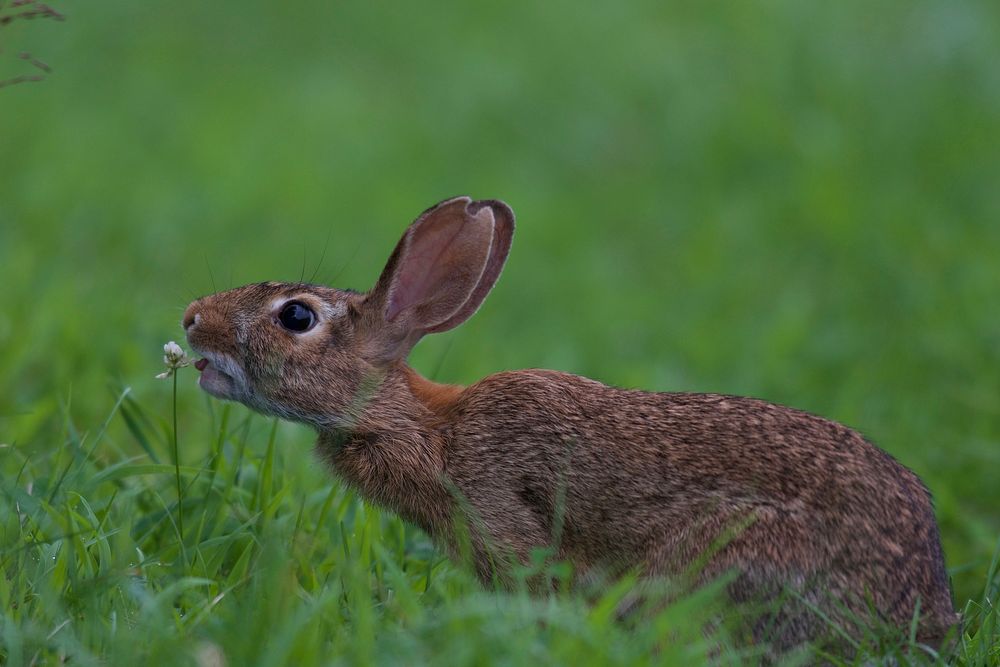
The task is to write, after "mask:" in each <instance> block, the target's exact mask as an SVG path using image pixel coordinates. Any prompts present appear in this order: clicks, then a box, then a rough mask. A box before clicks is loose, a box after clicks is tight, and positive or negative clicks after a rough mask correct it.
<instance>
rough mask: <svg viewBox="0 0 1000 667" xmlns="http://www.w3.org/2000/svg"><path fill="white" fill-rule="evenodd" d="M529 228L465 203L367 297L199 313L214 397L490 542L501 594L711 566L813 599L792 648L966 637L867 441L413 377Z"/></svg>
mask: <svg viewBox="0 0 1000 667" xmlns="http://www.w3.org/2000/svg"><path fill="white" fill-rule="evenodd" d="M513 227H514V217H513V213H512V212H511V211H510V209H509V208H508V207H507V206H506V205H505V204H503V203H501V202H497V201H478V202H473V201H471V200H469V199H468V198H464V197H463V198H457V199H452V200H448V201H445V202H442V203H441V204H439V205H438V206H436V207H434V208H432V209H429V210H428V211H426V212H424V214H422V215H421V216H420V217H419V218H418V219H417V221H416V222H414V223H413V225H411V226H410V228H408V230H407V232H406V234H405V235H404V237H403V239H402V240H401V241H400V243H399V245H398V246H397V247H396V249H395V251H394V252H393V254H392V256H391V258H390V259H389V262H388V265H387V266H386V268H385V270H384V271H383V273H382V275H381V277H380V278H379V281H378V283H377V284H376V285H375V287H374V288H373V289H372V290H371V291H369V292H367V293H364V294H361V293H356V292H351V291H344V290H337V289H333V288H329V287H321V286H316V285H307V284H285V283H261V284H255V285H248V286H246V287H241V288H237V289H233V290H229V291H226V292H221V293H219V294H214V295H211V296H207V297H204V298H202V299H199V300H197V301H195V302H194V303H192V304H191V305H190V306H189V307H188V309H187V312H186V313H185V315H184V326H185V329H186V331H187V337H188V341H189V343H190V344H191V346H192V348H193V349H194V350H195V351H196V352H198V353H199V354H201V355H203V356H204V358H205V359H206V360H208V361H207V362H200V365H201V366H202V367H203V368H204V370H203V374H202V378H201V384H202V386H203V387H204V388H205V389H206V390H207V391H209V392H210V393H212V394H214V395H216V396H219V397H221V398H226V399H231V400H238V401H241V402H243V403H245V404H246V405H248V406H249V407H251V408H253V409H255V410H258V411H260V412H263V413H266V414H270V415H277V416H280V417H283V418H286V419H290V420H295V421H300V422H305V423H308V424H311V425H312V426H313V427H315V428H316V429H317V431H318V432H319V441H318V450H319V452H320V453H321V455H322V456H323V458H325V459H326V460H327V461H329V462H330V464H331V465H332V467H333V469H334V470H335V471H336V472H337V473H338V474H339V475H340V476H341V477H342V478H343V479H345V480H346V481H347V482H348V483H349V484H351V485H352V486H353V487H354V488H356V489H357V490H358V491H359V492H360V493H361V495H362V496H363V497H365V498H366V499H368V500H370V501H373V502H376V503H378V504H380V505H382V506H385V507H387V508H390V509H392V510H393V511H395V512H398V513H399V514H400V515H402V516H403V517H404V518H406V519H407V520H409V521H411V522H413V523H415V524H417V525H419V526H420V527H421V528H423V529H424V530H426V531H427V532H428V533H429V534H430V535H432V536H433V537H434V538H435V539H437V540H438V541H439V542H440V543H442V544H443V545H444V546H445V547H446V548H448V549H449V550H450V551H452V553H457V551H458V547H457V545H456V541H457V536H456V534H455V526H456V523H457V522H464V523H465V524H466V525H468V526H470V529H469V530H470V533H471V547H472V555H473V559H474V562H475V566H476V569H477V572H478V574H479V575H480V577H481V578H482V579H484V580H486V581H490V580H493V579H496V578H499V579H500V580H501V581H503V580H505V578H506V577H507V576H508V573H509V565H510V564H511V562H512V561H511V560H509V559H510V558H514V559H517V560H519V561H521V562H527V561H528V560H529V556H530V554H531V551H532V550H533V549H535V548H553V549H555V551H556V554H557V556H558V557H559V558H561V559H566V560H568V561H570V562H572V563H573V565H574V567H575V570H576V571H577V572H580V573H585V572H588V571H602V572H611V573H616V572H618V573H620V572H623V571H625V570H628V569H639V570H640V571H643V572H645V573H647V574H651V575H660V574H662V575H667V576H670V575H678V574H680V573H684V572H687V571H688V568H690V567H691V566H692V564H693V563H701V566H700V568H701V569H700V570H699V572H700V577H699V580H700V581H704V580H707V579H710V578H712V577H715V576H718V575H721V574H724V573H726V572H727V571H731V570H735V571H736V573H737V576H736V578H735V579H734V580H733V581H732V583H731V584H730V585H729V586H728V589H727V590H728V591H729V593H730V594H731V596H732V597H733V598H734V599H735V600H737V601H754V600H760V599H776V598H777V597H778V596H780V595H782V594H785V593H788V592H789V591H790V592H791V597H790V598H789V599H790V600H793V601H797V602H789V603H787V604H786V605H785V606H784V607H782V610H781V611H779V612H777V613H775V614H772V615H771V616H770V617H769V621H770V623H771V625H770V627H772V628H773V629H774V630H773V634H772V635H771V636H770V637H768V638H767V639H770V640H772V641H774V642H775V643H776V644H778V645H780V646H785V647H788V646H794V645H795V644H797V643H800V642H802V641H807V640H814V639H819V638H821V637H822V636H823V635H826V634H829V628H828V626H827V622H826V621H821V620H820V617H819V616H818V615H816V614H813V613H811V612H809V611H808V607H809V606H810V605H814V606H815V607H818V608H819V609H820V610H821V611H822V613H823V614H824V615H826V616H827V617H828V618H830V619H832V620H833V621H835V622H838V623H842V624H844V625H846V626H848V627H847V631H848V632H853V631H854V630H852V629H851V627H852V625H851V623H852V619H856V618H857V617H862V618H872V617H873V616H874V617H875V618H877V619H879V620H881V621H883V622H889V623H891V624H894V625H896V626H898V627H900V628H906V627H908V625H909V623H910V622H911V619H912V618H913V616H914V613H915V612H917V613H919V616H920V622H919V626H918V638H919V639H920V640H923V641H926V642H930V643H938V642H939V641H940V640H941V639H942V638H943V637H944V636H945V635H946V634H947V632H948V630H949V629H950V628H951V627H952V626H953V624H954V623H955V622H956V620H957V618H956V615H955V613H954V611H953V608H952V602H951V594H950V590H949V582H948V579H947V576H946V573H945V569H944V561H943V556H942V552H941V545H940V538H939V535H938V528H937V525H936V523H935V519H934V513H933V509H932V506H931V499H930V496H929V494H928V492H927V489H926V488H924V486H923V485H922V484H921V482H920V480H919V479H918V478H917V477H916V475H914V474H913V473H912V472H910V471H909V470H908V469H906V468H905V467H903V466H902V465H900V464H899V463H897V462H896V461H895V460H894V459H893V458H892V457H890V456H889V455H887V454H886V453H884V452H883V451H881V450H880V449H878V448H877V447H875V446H874V445H872V444H871V443H869V442H868V441H867V440H865V439H864V438H863V437H862V436H861V435H859V434H858V433H856V432H855V431H852V430H850V429H848V428H847V427H845V426H842V425H840V424H837V423H835V422H832V421H828V420H826V419H823V418H820V417H816V416H814V415H810V414H806V413H803V412H799V411H797V410H792V409H789V408H786V407H782V406H778V405H773V404H770V403H766V402H764V401H760V400H755V399H750V398H740V397H734V396H722V395H716V394H687V393H648V392H643V391H634V390H622V389H616V388H612V387H608V386H605V385H603V384H601V383H599V382H595V381H593V380H588V379H586V378H582V377H577V376H574V375H569V374H566V373H560V372H555V371H548V370H526V371H515V372H502V373H497V374H495V375H491V376H489V377H487V378H485V379H484V380H481V381H480V382H477V383H476V384H474V385H472V386H470V387H467V388H463V387H459V386H454V385H441V384H437V383H434V382H430V381H429V380H426V379H424V378H423V377H421V376H420V375H418V374H417V373H416V372H415V371H414V370H412V369H411V368H409V367H408V366H407V365H406V364H405V358H406V355H407V354H408V352H409V350H410V348H411V347H412V346H413V345H414V344H415V343H416V341H417V340H418V339H419V338H420V337H421V336H422V335H423V334H425V333H429V332H433V331H443V330H446V329H450V328H452V327H454V326H457V325H458V324H460V323H461V322H462V321H464V320H465V319H466V318H468V317H469V316H470V315H471V314H472V313H473V312H474V311H475V310H476V308H478V306H479V304H480V303H481V302H482V300H483V298H484V297H485V296H486V294H487V293H488V292H489V290H490V288H491V287H492V285H493V283H494V282H495V280H496V279H497V277H498V276H499V273H500V269H501V268H502V265H503V263H504V261H505V259H506V256H507V252H508V250H509V247H510V240H511V238H512V235H513ZM291 300H294V301H297V302H299V303H302V304H304V305H305V306H307V307H309V308H310V309H312V310H313V311H314V312H315V314H316V316H317V320H318V322H317V324H316V325H315V327H314V328H312V329H310V330H309V331H306V332H304V333H294V332H292V331H288V330H286V329H285V328H283V326H282V325H281V323H280V322H279V320H278V316H277V313H278V312H279V311H280V309H281V308H282V307H283V306H284V305H285V304H287V303H288V302H289V301H291ZM206 364H207V366H206ZM505 558H506V559H507V560H505ZM758 629H759V628H758ZM761 632H763V631H761ZM760 638H761V639H763V637H760Z"/></svg>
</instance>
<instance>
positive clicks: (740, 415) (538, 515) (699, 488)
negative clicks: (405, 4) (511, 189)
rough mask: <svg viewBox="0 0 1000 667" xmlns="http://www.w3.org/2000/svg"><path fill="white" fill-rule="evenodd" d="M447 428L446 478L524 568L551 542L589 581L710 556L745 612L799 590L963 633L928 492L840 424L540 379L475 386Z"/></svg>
mask: <svg viewBox="0 0 1000 667" xmlns="http://www.w3.org/2000/svg"><path fill="white" fill-rule="evenodd" d="M451 419H452V424H453V427H452V428H451V434H450V438H449V445H448V448H447V454H446V461H447V463H446V472H447V474H448V476H449V478H451V479H452V480H453V482H454V483H455V484H456V485H457V486H458V488H459V490H460V491H461V492H462V493H463V494H464V495H465V496H466V497H467V498H468V500H469V502H470V503H471V505H472V506H473V508H474V509H475V510H476V511H477V513H478V514H479V515H480V517H481V519H482V520H483V522H484V523H485V525H486V526H487V528H488V530H489V532H490V534H491V537H492V538H493V539H494V540H496V541H497V542H499V543H501V544H503V545H506V546H509V547H511V548H512V549H513V550H514V551H515V552H516V553H518V554H519V555H521V556H522V557H523V556H524V555H525V554H526V553H527V552H529V551H530V549H531V548H533V547H537V546H545V545H550V544H552V543H553V541H554V540H553V538H555V541H557V542H558V547H559V552H560V555H561V556H562V557H565V558H568V559H570V560H573V561H574V563H576V565H577V566H578V568H581V569H587V568H589V567H597V568H602V569H603V568H609V569H611V570H616V569H622V568H628V567H634V566H640V567H644V568H645V569H646V570H647V571H649V572H650V573H655V574H677V573H680V572H683V571H685V569H686V568H688V567H690V566H691V565H692V564H693V563H694V562H696V561H698V559H699V558H704V557H707V556H708V555H709V554H712V555H711V558H707V565H705V567H704V569H703V570H702V574H703V577H704V578H708V577H712V576H715V575H718V574H721V573H723V572H724V571H726V570H728V569H730V568H737V569H738V570H739V571H740V572H741V573H742V574H741V575H740V576H739V577H738V578H737V580H736V581H735V582H734V584H733V585H732V586H731V587H730V589H731V592H732V593H733V595H734V596H736V597H738V598H743V599H751V598H754V597H756V596H759V595H760V594H761V593H767V594H769V595H770V594H777V593H778V592H780V589H782V588H783V587H786V586H789V585H791V586H792V587H793V588H795V589H797V590H798V591H799V592H800V593H801V594H805V595H807V596H808V597H811V598H815V600H814V602H815V603H817V604H820V605H822V606H826V605H824V604H823V600H822V599H820V598H821V597H823V596H824V595H825V596H832V597H833V598H836V600H838V601H839V603H843V604H846V605H847V606H848V607H849V608H850V609H852V610H855V611H857V612H858V613H863V612H864V611H865V610H866V609H867V605H868V604H869V602H871V603H873V604H874V606H875V608H876V609H878V610H879V612H881V614H883V615H884V616H885V617H886V618H887V620H890V621H892V622H894V623H899V624H905V623H907V622H908V620H909V619H910V618H911V617H912V614H913V612H914V610H915V609H916V607H917V604H918V602H917V600H918V599H919V600H920V602H919V608H920V613H921V615H922V616H924V617H925V618H926V621H925V622H924V623H923V624H922V628H924V630H925V631H924V632H923V633H922V635H926V636H927V638H928V639H934V638H936V636H937V635H940V634H943V633H944V631H945V630H946V629H947V628H948V627H949V626H950V625H951V624H952V623H953V622H954V618H955V616H954V613H953V611H952V606H951V597H950V591H949V586H948V581H947V577H946V574H945V570H944V563H943V557H942V553H941V547H940V538H939V535H938V530H937V526H936V523H935V520H934V515H933V509H932V506H931V501H930V496H929V494H928V492H927V490H926V488H925V487H924V486H923V485H922V484H921V482H920V480H919V479H918V478H917V477H916V475H914V474H913V473H912V472H911V471H909V470H908V469H906V468H905V467H903V466H902V465H900V464H899V463H898V462H896V461H895V460H894V459H893V458H892V457H890V456H889V455H888V454H886V453H885V452H883V451H882V450H880V449H878V448H877V447H875V446H874V445H872V444H871V443H869V442H868V441H867V440H865V439H864V438H863V437H862V436H861V435H860V434H858V433H857V432H855V431H853V430H851V429H849V428H847V427H845V426H843V425H841V424H838V423H836V422H832V421H830V420H827V419H823V418H821V417H817V416H815V415H811V414H807V413H804V412H800V411H797V410H792V409H789V408H786V407H782V406H778V405H774V404H771V403H767V402H765V401H761V400H756V399H750V398H742V397H735V396H724V395H717V394H690V393H649V392H642V391H633V390H622V389H616V388H612V387H607V386H605V385H603V384H601V383H599V382H595V381H593V380H588V379H586V378H581V377H578V376H573V375H568V374H564V373H558V372H555V371H539V370H531V371H518V372H508V373H499V374H497V375H494V376H491V377H489V378H486V379H485V380H483V381H482V382H480V383H478V384H477V385H473V386H472V387H470V388H469V389H467V390H466V391H465V392H464V393H463V395H462V397H461V398H460V399H459V400H458V401H457V402H456V404H455V406H454V408H453V413H452V416H451ZM817 596H818V597H817ZM839 603H838V604H839ZM802 632H804V633H805V634H812V632H811V630H808V629H806V630H803V631H802ZM932 635H933V636H932Z"/></svg>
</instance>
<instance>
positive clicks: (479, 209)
mask: <svg viewBox="0 0 1000 667" xmlns="http://www.w3.org/2000/svg"><path fill="white" fill-rule="evenodd" d="M498 229H500V230H501V231H500V232H498ZM512 230H513V214H512V213H510V209H509V208H507V207H506V205H504V204H502V203H500V202H493V201H482V202H473V201H472V200H471V199H470V198H468V197H457V198H455V199H449V200H447V201H444V202H442V203H440V204H438V205H437V206H435V207H433V208H431V209H429V210H427V211H425V212H424V213H423V214H422V215H421V216H420V217H419V218H417V220H416V221H415V222H414V223H413V224H412V225H410V227H409V228H408V229H407V230H406V232H405V233H404V234H403V238H402V239H400V241H399V243H398V244H397V245H396V248H395V250H394V251H393V253H392V256H391V257H390V258H389V261H388V263H387V264H386V267H385V269H384V270H383V271H382V275H381V276H380V277H379V280H378V282H377V283H376V285H375V287H374V288H373V289H372V290H371V292H369V293H368V294H367V295H366V298H365V302H364V311H365V320H366V321H367V322H368V323H369V325H370V326H371V328H370V329H369V331H370V336H371V338H370V340H371V344H372V345H373V346H374V347H375V348H376V349H375V350H373V352H374V354H375V355H376V356H378V357H381V358H383V359H390V358H401V357H402V356H405V355H406V353H407V352H408V351H409V349H410V348H411V347H412V346H413V344H415V343H416V341H417V340H419V338H420V337H421V336H422V335H424V334H425V333H430V332H436V331H444V330H446V329H450V328H452V327H454V326H457V325H458V324H460V323H461V322H462V321H464V320H465V319H467V318H468V317H469V316H470V315H471V314H472V313H473V312H475V310H476V308H478V306H479V304H480V303H481V302H482V300H483V299H484V298H485V296H486V294H487V293H488V292H489V289H490V287H492V286H493V283H494V282H495V281H496V278H497V276H498V275H499V273H500V268H501V267H502V265H503V260H504V259H505V258H506V256H507V251H508V250H509V248H510V233H511V232H512Z"/></svg>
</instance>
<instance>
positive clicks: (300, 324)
mask: <svg viewBox="0 0 1000 667" xmlns="http://www.w3.org/2000/svg"><path fill="white" fill-rule="evenodd" d="M278 321H279V322H281V326H283V327H285V328H286V329H288V330H289V331H294V332H296V333H301V332H303V331H308V330H309V329H312V326H313V324H315V323H316V313H314V312H313V311H312V310H310V309H309V308H308V307H307V306H304V305H302V304H301V303H299V302H298V301H290V302H289V303H286V304H285V305H284V307H283V308H282V309H281V312H280V313H278Z"/></svg>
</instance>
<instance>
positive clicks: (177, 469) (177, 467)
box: [172, 372, 187, 560]
mask: <svg viewBox="0 0 1000 667" xmlns="http://www.w3.org/2000/svg"><path fill="white" fill-rule="evenodd" d="M173 380H174V397H173V406H172V409H173V421H174V423H173V427H174V428H173V434H172V435H173V445H174V479H175V480H176V481H177V532H178V533H179V534H180V540H181V553H182V554H183V553H184V491H183V489H181V457H180V450H179V449H178V447H177V373H176V372H175V373H174V376H173ZM185 560H187V559H186V558H185Z"/></svg>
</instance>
